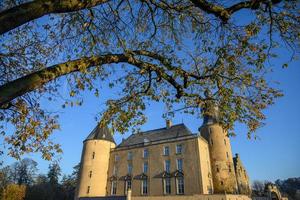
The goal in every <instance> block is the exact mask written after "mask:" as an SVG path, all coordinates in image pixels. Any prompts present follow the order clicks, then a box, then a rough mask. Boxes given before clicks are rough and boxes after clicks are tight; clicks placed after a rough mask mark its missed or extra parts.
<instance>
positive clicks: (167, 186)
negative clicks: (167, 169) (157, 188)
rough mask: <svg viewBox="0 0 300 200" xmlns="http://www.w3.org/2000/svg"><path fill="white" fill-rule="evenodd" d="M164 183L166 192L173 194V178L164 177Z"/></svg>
mask: <svg viewBox="0 0 300 200" xmlns="http://www.w3.org/2000/svg"><path fill="white" fill-rule="evenodd" d="M163 184H164V194H171V179H170V178H164V179H163Z"/></svg>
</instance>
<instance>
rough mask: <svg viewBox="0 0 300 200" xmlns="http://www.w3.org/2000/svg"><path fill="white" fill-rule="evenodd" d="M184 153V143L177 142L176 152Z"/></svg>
mask: <svg viewBox="0 0 300 200" xmlns="http://www.w3.org/2000/svg"><path fill="white" fill-rule="evenodd" d="M181 153H182V144H177V145H176V154H181Z"/></svg>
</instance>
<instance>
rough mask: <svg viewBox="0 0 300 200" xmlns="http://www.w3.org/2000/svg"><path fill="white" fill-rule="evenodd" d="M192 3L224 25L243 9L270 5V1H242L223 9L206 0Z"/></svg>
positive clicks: (273, 2) (254, 8)
mask: <svg viewBox="0 0 300 200" xmlns="http://www.w3.org/2000/svg"><path fill="white" fill-rule="evenodd" d="M281 1H282V0H271V2H272V4H273V5H274V4H278V3H280V2H281ZM191 2H192V3H193V4H194V5H195V6H196V7H198V8H200V9H201V10H203V11H204V12H206V13H209V14H213V15H215V16H216V17H217V18H219V19H221V20H222V21H223V22H224V23H226V22H227V21H228V20H229V19H230V17H231V15H232V14H233V13H235V12H237V11H240V10H242V9H251V10H257V9H258V8H259V7H260V5H261V4H267V3H269V1H268V0H249V1H242V2H239V3H236V4H234V5H232V6H230V7H227V8H225V7H223V6H219V5H216V4H213V3H210V2H208V1H206V0H191Z"/></svg>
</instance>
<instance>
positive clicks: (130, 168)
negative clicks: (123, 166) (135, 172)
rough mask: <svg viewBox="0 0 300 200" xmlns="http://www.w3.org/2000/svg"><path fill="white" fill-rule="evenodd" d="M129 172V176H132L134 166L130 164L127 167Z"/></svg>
mask: <svg viewBox="0 0 300 200" xmlns="http://www.w3.org/2000/svg"><path fill="white" fill-rule="evenodd" d="M127 172H128V174H132V164H129V163H128V165H127Z"/></svg>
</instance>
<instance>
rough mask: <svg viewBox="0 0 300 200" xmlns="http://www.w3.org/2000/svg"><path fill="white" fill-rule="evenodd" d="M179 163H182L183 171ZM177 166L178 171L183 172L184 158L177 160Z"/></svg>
mask: <svg viewBox="0 0 300 200" xmlns="http://www.w3.org/2000/svg"><path fill="white" fill-rule="evenodd" d="M179 161H180V162H181V169H179ZM176 165H177V170H178V171H183V159H182V158H178V159H176Z"/></svg>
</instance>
